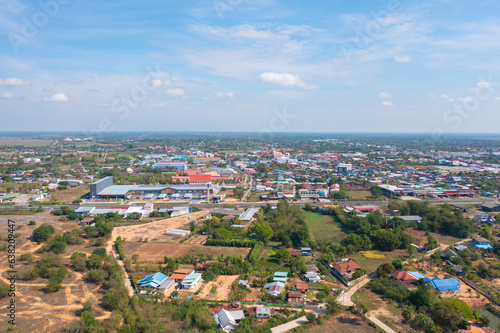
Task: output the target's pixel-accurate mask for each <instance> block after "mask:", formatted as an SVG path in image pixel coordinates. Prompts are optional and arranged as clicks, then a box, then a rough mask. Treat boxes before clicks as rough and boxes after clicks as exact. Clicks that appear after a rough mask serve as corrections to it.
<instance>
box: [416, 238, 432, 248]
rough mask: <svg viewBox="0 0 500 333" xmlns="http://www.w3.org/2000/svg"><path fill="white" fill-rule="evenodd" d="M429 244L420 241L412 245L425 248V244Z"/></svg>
mask: <svg viewBox="0 0 500 333" xmlns="http://www.w3.org/2000/svg"><path fill="white" fill-rule="evenodd" d="M427 243H429V242H428V241H425V240H421V241H416V242H413V244H415V245H416V246H418V247H422V246H425V244H427Z"/></svg>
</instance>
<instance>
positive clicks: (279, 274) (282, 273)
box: [274, 272, 288, 277]
mask: <svg viewBox="0 0 500 333" xmlns="http://www.w3.org/2000/svg"><path fill="white" fill-rule="evenodd" d="M274 276H275V277H276V276H284V277H287V276H288V272H274Z"/></svg>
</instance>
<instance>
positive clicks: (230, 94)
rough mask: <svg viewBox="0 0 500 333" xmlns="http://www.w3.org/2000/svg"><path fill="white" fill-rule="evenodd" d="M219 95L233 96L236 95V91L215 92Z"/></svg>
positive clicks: (220, 96) (221, 96)
mask: <svg viewBox="0 0 500 333" xmlns="http://www.w3.org/2000/svg"><path fill="white" fill-rule="evenodd" d="M215 95H216V96H217V97H219V98H223V97H231V98H233V97H234V93H233V92H232V91H228V92H218V93H216V94H215Z"/></svg>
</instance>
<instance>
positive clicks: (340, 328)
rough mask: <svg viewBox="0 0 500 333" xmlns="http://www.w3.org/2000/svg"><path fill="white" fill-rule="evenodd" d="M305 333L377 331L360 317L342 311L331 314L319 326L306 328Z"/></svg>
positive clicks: (364, 332)
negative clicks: (341, 312) (337, 313)
mask: <svg viewBox="0 0 500 333" xmlns="http://www.w3.org/2000/svg"><path fill="white" fill-rule="evenodd" d="M305 332H307V333H323V332H336V333H371V332H377V330H375V329H374V328H373V327H371V326H369V325H368V324H367V323H365V322H364V321H363V320H362V319H361V318H359V317H356V316H355V315H353V314H350V313H347V312H345V313H343V314H339V315H336V316H332V317H330V318H328V320H326V321H325V323H324V324H323V325H321V326H317V325H316V326H312V327H310V328H309V329H306V330H305Z"/></svg>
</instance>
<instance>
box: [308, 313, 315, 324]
mask: <svg viewBox="0 0 500 333" xmlns="http://www.w3.org/2000/svg"><path fill="white" fill-rule="evenodd" d="M306 319H307V321H308V322H310V323H314V322H315V321H316V315H315V314H314V313H312V312H308V313H307V314H306Z"/></svg>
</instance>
